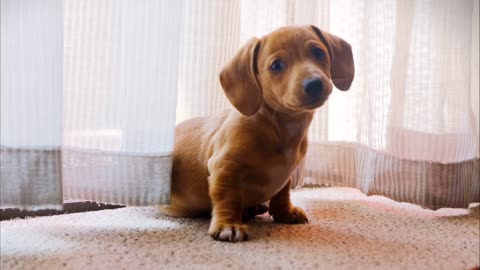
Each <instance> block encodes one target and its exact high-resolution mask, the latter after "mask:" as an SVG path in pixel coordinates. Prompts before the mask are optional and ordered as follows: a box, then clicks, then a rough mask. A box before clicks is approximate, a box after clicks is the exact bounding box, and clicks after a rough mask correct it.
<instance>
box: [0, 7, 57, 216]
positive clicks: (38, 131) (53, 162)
mask: <svg viewBox="0 0 480 270" xmlns="http://www.w3.org/2000/svg"><path fill="white" fill-rule="evenodd" d="M0 9H1V14H0V15H1V16H0V28H1V32H0V37H1V39H0V40H1V41H0V42H1V44H0V51H1V53H0V54H1V55H0V62H1V66H0V89H1V95H0V100H1V104H0V105H1V107H0V113H1V122H0V125H1V126H0V130H1V131H0V132H1V133H0V138H1V141H0V147H1V149H0V160H1V169H0V187H1V192H0V207H2V208H4V207H18V208H25V209H29V210H35V209H42V208H54V209H59V208H61V205H62V177H61V150H60V147H61V145H62V121H63V117H62V106H63V101H62V83H63V77H62V69H63V17H62V1H61V0H47V1H42V2H40V1H35V0H23V1H14V0H13V1H12V0H2V1H1V2H0Z"/></svg>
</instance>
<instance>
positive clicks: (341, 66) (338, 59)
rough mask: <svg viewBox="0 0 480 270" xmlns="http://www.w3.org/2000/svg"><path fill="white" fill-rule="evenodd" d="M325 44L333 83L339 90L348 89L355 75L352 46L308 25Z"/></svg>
mask: <svg viewBox="0 0 480 270" xmlns="http://www.w3.org/2000/svg"><path fill="white" fill-rule="evenodd" d="M310 27H311V28H312V30H313V31H314V32H315V34H317V36H318V37H319V38H320V40H321V41H322V42H323V43H324V44H325V46H327V48H328V53H329V55H330V72H331V76H332V82H333V84H334V85H335V86H336V87H337V88H338V89H340V90H343V91H345V90H348V89H349V88H350V85H351V84H352V81H353V77H354V76H355V65H354V63H353V54H352V47H351V46H350V44H348V43H347V42H346V41H345V40H343V39H341V38H339V37H337V36H335V35H332V34H329V33H327V32H324V31H320V29H318V28H317V27H316V26H313V25H311V26H310Z"/></svg>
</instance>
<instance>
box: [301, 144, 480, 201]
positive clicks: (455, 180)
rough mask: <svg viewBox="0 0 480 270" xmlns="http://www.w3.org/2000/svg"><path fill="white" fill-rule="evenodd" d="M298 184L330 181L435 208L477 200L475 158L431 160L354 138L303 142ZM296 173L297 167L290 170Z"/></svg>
mask: <svg viewBox="0 0 480 270" xmlns="http://www.w3.org/2000/svg"><path fill="white" fill-rule="evenodd" d="M303 167H304V175H305V178H304V179H303V181H302V180H299V179H295V180H294V181H293V182H296V186H300V185H334V186H347V187H354V188H358V189H360V190H361V191H362V192H364V193H365V194H367V195H383V196H386V197H389V198H391V199H393V200H396V201H399V202H409V203H414V204H418V205H420V206H423V207H426V208H430V209H439V208H444V207H449V208H467V207H468V205H469V204H470V203H473V202H479V201H480V159H478V158H476V159H473V160H468V161H464V162H460V163H437V162H427V161H412V160H406V159H400V158H397V157H394V156H392V155H389V154H387V153H384V152H380V151H377V150H374V149H371V148H368V147H366V146H362V145H358V144H348V143H338V144H318V143H317V144H315V143H311V144H310V145H309V149H308V153H307V156H306V159H305V161H304V162H303V164H301V165H300V166H299V170H302V169H303ZM296 175H301V173H299V172H296Z"/></svg>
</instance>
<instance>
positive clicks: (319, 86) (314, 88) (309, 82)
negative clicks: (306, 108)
mask: <svg viewBox="0 0 480 270" xmlns="http://www.w3.org/2000/svg"><path fill="white" fill-rule="evenodd" d="M303 90H304V91H305V93H307V95H309V96H311V97H319V96H320V95H321V94H322V92H323V83H322V80H320V78H315V77H314V78H308V79H305V80H303Z"/></svg>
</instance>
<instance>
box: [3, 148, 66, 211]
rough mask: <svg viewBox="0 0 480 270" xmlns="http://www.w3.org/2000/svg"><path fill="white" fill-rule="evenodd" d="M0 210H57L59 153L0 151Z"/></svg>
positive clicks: (60, 188) (58, 204)
mask: <svg viewBox="0 0 480 270" xmlns="http://www.w3.org/2000/svg"><path fill="white" fill-rule="evenodd" d="M0 160H1V162H0V164H1V166H0V195H1V196H0V208H20V209H26V210H29V211H35V210H39V209H55V210H61V209H62V205H63V199H62V171H61V151H60V150H44V149H41V150H38V149H37V150H25V149H12V148H6V147H2V148H1V150H0Z"/></svg>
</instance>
